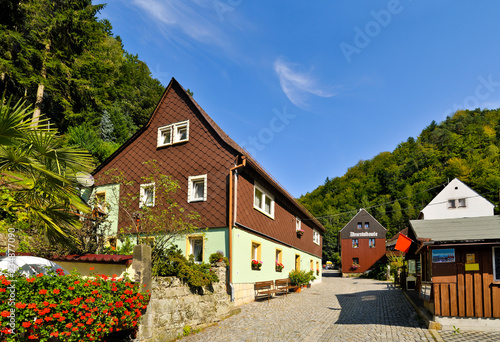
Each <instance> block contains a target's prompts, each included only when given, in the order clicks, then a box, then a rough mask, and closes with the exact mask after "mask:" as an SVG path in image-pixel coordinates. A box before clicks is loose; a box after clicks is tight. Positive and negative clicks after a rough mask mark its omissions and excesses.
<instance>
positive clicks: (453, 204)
mask: <svg viewBox="0 0 500 342" xmlns="http://www.w3.org/2000/svg"><path fill="white" fill-rule="evenodd" d="M494 208H495V205H493V204H492V203H491V202H490V201H488V200H487V199H485V198H484V197H482V196H481V195H479V194H478V193H477V192H475V191H474V190H472V189H471V188H469V187H468V186H467V185H465V184H464V183H463V182H461V181H460V180H459V179H458V178H455V179H453V180H452V181H451V182H450V183H448V185H447V186H446V187H445V188H444V189H443V190H441V192H440V193H439V194H437V195H436V197H434V199H433V200H432V201H431V202H430V203H429V204H428V205H427V206H426V207H425V208H424V209H422V211H421V212H420V214H419V216H418V219H419V220H438V219H450V218H462V217H481V216H493V209H494Z"/></svg>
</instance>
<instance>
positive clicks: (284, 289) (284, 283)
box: [274, 278, 298, 295]
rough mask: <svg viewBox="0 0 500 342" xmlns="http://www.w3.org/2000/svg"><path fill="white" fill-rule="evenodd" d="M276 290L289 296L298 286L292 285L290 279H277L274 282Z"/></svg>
mask: <svg viewBox="0 0 500 342" xmlns="http://www.w3.org/2000/svg"><path fill="white" fill-rule="evenodd" d="M274 288H275V289H276V290H277V291H278V292H279V293H282V294H285V295H288V291H289V290H292V289H296V288H298V286H294V285H291V284H290V278H285V279H276V280H275V281H274Z"/></svg>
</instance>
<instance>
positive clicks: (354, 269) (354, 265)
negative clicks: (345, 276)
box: [351, 262, 359, 271]
mask: <svg viewBox="0 0 500 342" xmlns="http://www.w3.org/2000/svg"><path fill="white" fill-rule="evenodd" d="M358 268H359V264H357V263H355V262H353V263H352V265H351V270H353V271H356V270H357V269H358Z"/></svg>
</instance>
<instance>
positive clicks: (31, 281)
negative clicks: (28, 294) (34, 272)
mask: <svg viewBox="0 0 500 342" xmlns="http://www.w3.org/2000/svg"><path fill="white" fill-rule="evenodd" d="M26 281H27V282H28V283H34V282H35V278H27V279H26Z"/></svg>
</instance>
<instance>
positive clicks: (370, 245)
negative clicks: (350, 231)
mask: <svg viewBox="0 0 500 342" xmlns="http://www.w3.org/2000/svg"><path fill="white" fill-rule="evenodd" d="M368 247H370V248H375V239H368Z"/></svg>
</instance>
